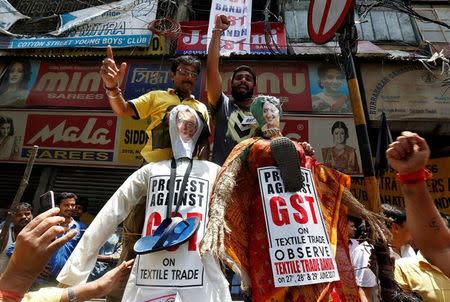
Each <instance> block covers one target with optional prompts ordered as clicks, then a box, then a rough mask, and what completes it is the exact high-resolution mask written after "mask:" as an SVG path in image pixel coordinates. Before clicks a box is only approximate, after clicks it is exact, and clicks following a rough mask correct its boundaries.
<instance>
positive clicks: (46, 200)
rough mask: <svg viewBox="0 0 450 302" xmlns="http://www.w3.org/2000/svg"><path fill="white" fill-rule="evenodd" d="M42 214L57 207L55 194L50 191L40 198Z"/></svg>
mask: <svg viewBox="0 0 450 302" xmlns="http://www.w3.org/2000/svg"><path fill="white" fill-rule="evenodd" d="M39 203H40V207H41V211H40V212H41V213H42V212H45V211H47V210H49V209H51V208H54V207H55V193H53V191H48V192H46V193H44V194H42V195H41V197H40V198H39Z"/></svg>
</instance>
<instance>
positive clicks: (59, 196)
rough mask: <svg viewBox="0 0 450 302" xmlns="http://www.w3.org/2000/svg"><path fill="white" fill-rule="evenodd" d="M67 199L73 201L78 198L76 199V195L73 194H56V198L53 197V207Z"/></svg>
mask: <svg viewBox="0 0 450 302" xmlns="http://www.w3.org/2000/svg"><path fill="white" fill-rule="evenodd" d="M68 198H73V199H75V200H77V199H78V197H77V195H76V194H75V193H70V192H62V193H59V194H56V196H55V205H59V204H60V203H61V200H63V199H68Z"/></svg>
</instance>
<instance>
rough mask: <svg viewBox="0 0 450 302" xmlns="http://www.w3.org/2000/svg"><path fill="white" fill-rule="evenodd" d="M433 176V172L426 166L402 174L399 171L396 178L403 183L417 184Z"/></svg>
mask: <svg viewBox="0 0 450 302" xmlns="http://www.w3.org/2000/svg"><path fill="white" fill-rule="evenodd" d="M432 177H433V173H431V171H430V170H428V169H426V168H422V169H420V170H419V171H416V172H412V173H406V174H400V173H397V175H396V176H395V180H396V181H398V182H399V183H401V184H415V183H418V182H422V181H426V180H429V179H431V178H432Z"/></svg>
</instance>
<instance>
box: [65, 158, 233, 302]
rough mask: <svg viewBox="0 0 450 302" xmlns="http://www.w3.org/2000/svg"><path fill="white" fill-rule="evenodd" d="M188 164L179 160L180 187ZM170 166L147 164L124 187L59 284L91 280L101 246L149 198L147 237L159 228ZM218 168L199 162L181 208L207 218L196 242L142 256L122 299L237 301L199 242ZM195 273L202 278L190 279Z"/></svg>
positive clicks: (101, 214) (93, 227)
mask: <svg viewBox="0 0 450 302" xmlns="http://www.w3.org/2000/svg"><path fill="white" fill-rule="evenodd" d="M187 164H188V160H185V159H182V160H179V161H178V164H177V174H176V175H177V181H178V179H180V183H181V178H182V177H183V175H184V172H185V171H186V168H187ZM170 166H171V162H170V161H161V162H157V163H150V164H147V165H146V166H144V167H142V168H141V169H139V170H138V171H136V172H135V173H133V174H132V175H131V176H130V177H129V178H128V179H127V180H126V181H125V182H124V183H123V184H122V186H121V187H120V188H119V189H118V190H117V191H116V192H115V193H114V195H113V196H112V197H111V198H110V200H109V201H108V202H107V203H106V204H105V206H104V207H103V208H102V210H101V211H100V212H99V213H98V215H97V216H96V218H95V219H94V221H93V222H92V223H91V225H90V226H89V228H88V229H87V230H86V232H85V234H84V235H83V237H82V239H81V241H80V242H79V243H78V245H77V247H76V249H75V251H74V252H73V253H72V255H71V256H70V258H69V260H68V261H67V263H66V265H65V266H64V268H63V269H62V271H61V273H60V274H59V275H58V278H57V280H58V281H59V282H61V283H64V284H67V285H76V284H80V283H83V282H86V280H87V278H88V276H89V273H90V272H91V270H92V268H93V267H94V265H95V261H96V258H97V254H98V251H99V249H100V247H101V246H102V245H103V243H104V242H105V241H106V240H107V239H108V238H109V237H110V236H111V235H112V234H113V233H114V230H115V228H116V227H117V225H118V224H119V223H121V222H122V221H123V220H124V219H125V218H126V217H127V215H128V214H129V213H130V211H131V209H132V208H133V207H134V206H135V205H136V204H137V203H138V202H139V200H140V199H141V198H142V197H143V196H147V207H146V214H147V215H146V223H145V224H144V229H143V234H147V229H149V230H150V229H151V230H154V229H155V228H156V227H157V225H159V223H160V222H161V221H162V220H163V219H164V218H165V215H166V206H165V203H164V202H163V197H164V198H165V196H166V195H167V194H168V190H167V187H168V186H167V181H168V180H169V178H170ZM218 168H219V166H218V165H216V164H214V163H211V162H208V161H200V160H194V161H193V166H192V172H191V174H190V176H189V179H188V184H187V187H186V192H185V193H186V194H187V200H186V204H184V205H182V206H181V207H180V211H179V212H180V214H181V215H182V216H183V218H186V217H187V215H188V213H191V214H190V215H195V216H197V217H201V223H200V228H199V231H198V234H197V237H196V241H195V242H194V243H192V242H191V243H189V242H186V243H184V244H183V245H181V246H179V247H178V248H177V249H176V251H160V252H157V253H154V254H147V255H142V256H139V257H137V258H136V260H135V262H134V266H133V269H132V272H131V275H130V279H129V281H128V284H127V287H126V289H125V293H124V296H123V300H122V301H126V302H131V301H133V302H134V301H138V302H141V301H142V302H143V301H148V300H151V301H159V300H157V298H158V297H161V298H166V299H167V298H174V301H195V302H207V301H217V302H219V301H231V297H230V294H229V290H228V282H227V281H226V279H225V277H224V275H223V273H222V272H221V270H220V267H219V265H218V264H217V263H216V262H215V261H214V260H213V259H212V257H211V256H209V255H208V254H205V255H203V256H202V257H201V256H200V254H199V252H198V244H199V242H200V241H201V239H202V237H203V233H204V230H205V227H206V223H207V217H208V201H209V196H210V193H211V189H212V185H213V183H214V180H215V177H216V174H217V171H218ZM178 190H179V186H176V188H175V192H177V191H178ZM173 209H174V208H173ZM151 215H153V217H152V219H150V216H151ZM155 217H157V218H155ZM165 259H166V260H165ZM186 259H189V262H186V261H185V260H186ZM195 259H196V260H195ZM192 260H194V261H192ZM155 261H160V262H155ZM150 263H152V268H151V269H155V270H156V271H153V272H150V271H148V270H150V268H149V267H148V264H150ZM189 263H193V264H192V265H193V266H192V267H191V269H190V270H191V271H190V272H187V271H183V270H189V268H188V265H189ZM172 266H173V267H172ZM142 270H143V271H142ZM146 270H147V271H146ZM166 271H167V272H166ZM173 271H175V272H173ZM193 273H194V275H195V276H196V278H189V277H192V276H193ZM187 279H193V280H187ZM137 284H140V285H137ZM164 301H166V300H164Z"/></svg>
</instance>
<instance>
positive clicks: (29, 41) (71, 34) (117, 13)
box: [0, 0, 158, 49]
mask: <svg viewBox="0 0 450 302" xmlns="http://www.w3.org/2000/svg"><path fill="white" fill-rule="evenodd" d="M157 4H158V2H157V1H155V0H121V1H117V2H113V3H108V4H104V5H100V6H95V7H89V8H86V9H82V10H79V11H74V12H68V13H65V14H62V15H59V26H58V28H57V29H55V30H53V31H51V32H49V33H47V34H45V35H36V36H18V35H13V34H12V33H10V34H9V35H2V36H0V48H1V49H8V48H9V49H29V48H77V47H84V48H86V47H106V46H108V45H111V46H113V47H132V46H149V44H150V41H151V36H152V35H151V32H150V31H149V30H148V28H147V27H148V24H149V22H151V21H153V20H154V19H155V17H156V9H157ZM4 5H5V4H4V3H0V10H2V8H3V7H4ZM10 14H13V12H9V11H8V13H6V17H9V15H10ZM1 25H3V24H2V23H0V26H1ZM4 26H6V27H4V28H3V27H0V31H1V30H3V32H5V31H6V30H7V29H9V28H10V27H11V24H5V25H4Z"/></svg>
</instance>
